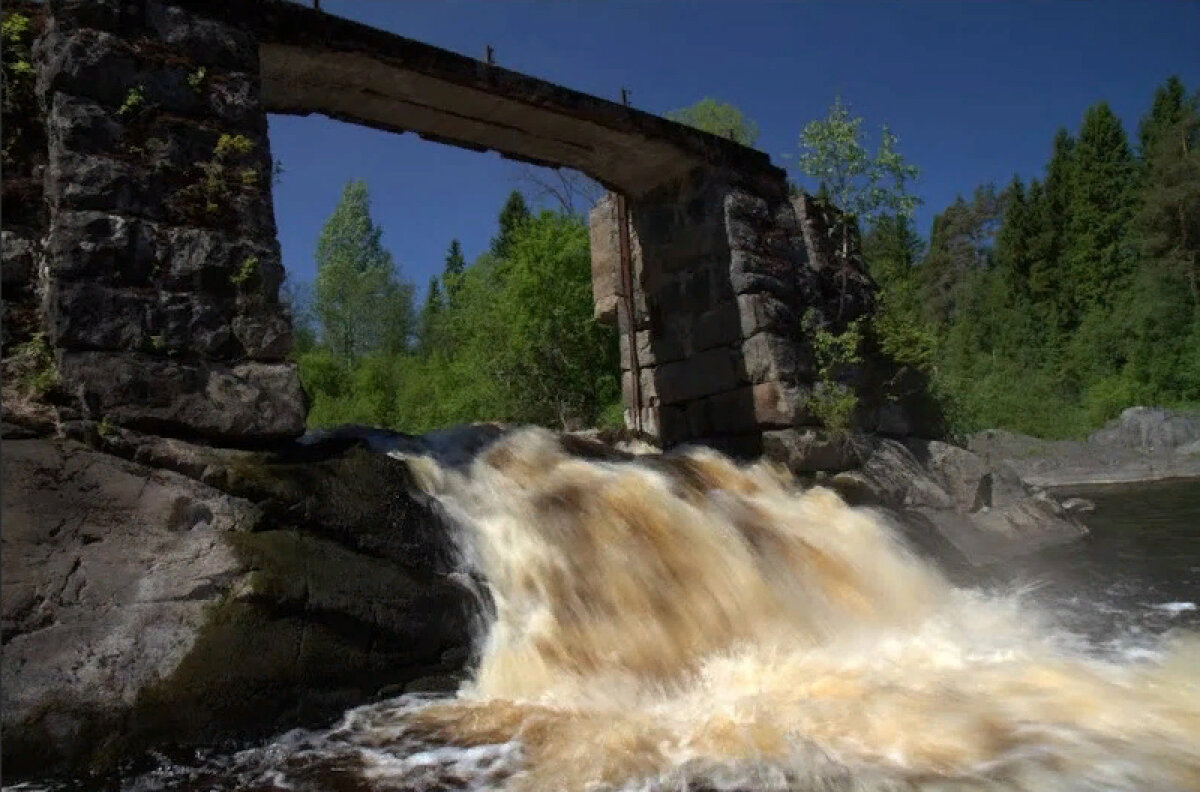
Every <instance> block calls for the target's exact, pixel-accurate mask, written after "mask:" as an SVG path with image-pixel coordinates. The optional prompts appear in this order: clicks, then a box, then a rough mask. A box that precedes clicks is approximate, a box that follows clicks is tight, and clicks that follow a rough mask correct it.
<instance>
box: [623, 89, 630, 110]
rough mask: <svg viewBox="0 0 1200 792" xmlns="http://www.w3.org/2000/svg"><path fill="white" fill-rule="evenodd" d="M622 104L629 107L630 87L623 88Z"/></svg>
mask: <svg viewBox="0 0 1200 792" xmlns="http://www.w3.org/2000/svg"><path fill="white" fill-rule="evenodd" d="M621 104H623V105H625V106H626V107H629V89H628V88H622V89H621Z"/></svg>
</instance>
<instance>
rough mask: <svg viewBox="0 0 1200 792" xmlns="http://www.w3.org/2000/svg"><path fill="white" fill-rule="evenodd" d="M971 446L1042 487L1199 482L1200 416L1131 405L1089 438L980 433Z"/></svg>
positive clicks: (972, 448) (994, 462) (992, 461)
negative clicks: (1053, 437) (1187, 480)
mask: <svg viewBox="0 0 1200 792" xmlns="http://www.w3.org/2000/svg"><path fill="white" fill-rule="evenodd" d="M967 448H968V449H970V450H971V451H972V452H974V453H976V454H978V455H979V456H980V457H982V458H983V459H984V460H986V461H987V462H988V463H989V464H1003V465H1007V466H1009V467H1011V468H1012V469H1013V470H1014V471H1016V472H1017V474H1018V475H1020V477H1021V478H1022V479H1024V480H1025V481H1026V482H1027V483H1028V484H1030V485H1032V486H1036V487H1043V488H1066V487H1073V486H1080V485H1097V484H1132V483H1137V482H1142V481H1161V480H1164V479H1173V478H1197V479H1200V413H1188V412H1178V411H1173V410H1166V409H1162V408H1158V407H1130V408H1129V409H1127V410H1125V411H1124V412H1122V413H1121V415H1120V417H1118V418H1116V419H1114V420H1112V421H1110V422H1109V423H1108V424H1107V425H1106V426H1105V427H1104V428H1103V429H1100V430H1099V431H1097V432H1095V433H1093V434H1092V435H1091V436H1090V437H1088V438H1087V439H1086V440H1082V441H1071V440H1060V441H1052V440H1039V439H1038V438H1035V437H1029V436H1027V435H1020V434H1014V433H1012V432H1005V431H1001V430H995V429H993V430H989V431H986V432H980V433H979V434H977V435H975V436H973V437H971V438H970V439H969V441H968V443H967Z"/></svg>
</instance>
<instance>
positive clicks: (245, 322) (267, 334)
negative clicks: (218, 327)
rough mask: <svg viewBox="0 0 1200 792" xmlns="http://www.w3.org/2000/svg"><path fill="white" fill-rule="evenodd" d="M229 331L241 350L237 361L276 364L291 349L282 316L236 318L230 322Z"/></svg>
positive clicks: (259, 314) (269, 313)
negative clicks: (230, 330) (246, 359)
mask: <svg viewBox="0 0 1200 792" xmlns="http://www.w3.org/2000/svg"><path fill="white" fill-rule="evenodd" d="M231 329H232V330H233V337H234V338H235V339H236V340H237V342H238V344H239V345H240V346H241V353H240V357H245V358H248V359H250V360H258V361H264V362H280V361H283V360H286V359H287V355H288V352H290V351H291V349H292V323H291V321H290V320H289V319H288V318H287V317H286V316H284V315H283V313H282V312H277V311H270V310H262V311H259V312H256V313H249V314H239V315H238V316H235V317H234V318H233V322H232V324H231Z"/></svg>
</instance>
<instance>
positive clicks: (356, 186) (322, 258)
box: [314, 179, 416, 362]
mask: <svg viewBox="0 0 1200 792" xmlns="http://www.w3.org/2000/svg"><path fill="white" fill-rule="evenodd" d="M382 235H383V229H382V228H381V227H380V226H378V225H376V224H375V222H374V221H373V220H372V219H371V212H370V195H369V193H368V191H367V185H366V182H364V181H362V180H361V179H359V180H352V181H350V182H348V183H347V184H346V186H345V188H344V189H343V191H342V197H341V200H340V201H339V202H338V205H337V207H336V208H335V209H334V211H333V214H331V215H330V216H329V219H328V220H327V221H326V222H325V227H324V228H323V229H322V230H321V235H320V237H319V238H318V240H317V255H316V259H317V279H316V284H315V303H314V310H315V313H316V316H317V319H318V321H319V322H320V327H321V339H322V341H323V343H324V344H326V345H327V346H328V347H329V349H331V350H332V351H333V353H334V354H335V355H336V356H337V357H338V358H340V359H341V360H344V361H349V362H354V361H356V360H358V359H359V358H361V357H363V356H366V355H371V354H374V353H383V354H397V353H400V352H403V351H405V350H406V349H408V347H409V344H410V339H411V337H412V334H413V331H414V330H415V329H416V327H415V325H416V316H415V311H414V309H413V304H412V300H413V287H412V284H410V283H408V282H406V281H403V280H401V279H400V276H399V272H398V270H397V267H396V264H395V262H394V261H393V259H392V254H391V253H389V252H388V251H387V250H386V249H385V248H384V247H383V244H382V242H381V241H380V239H381V237H382Z"/></svg>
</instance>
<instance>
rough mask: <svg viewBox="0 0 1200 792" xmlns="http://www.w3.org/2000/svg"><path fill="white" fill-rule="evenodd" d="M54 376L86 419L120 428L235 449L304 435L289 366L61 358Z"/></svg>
mask: <svg viewBox="0 0 1200 792" xmlns="http://www.w3.org/2000/svg"><path fill="white" fill-rule="evenodd" d="M59 374H60V378H61V381H62V384H63V389H64V390H65V391H66V392H67V393H69V394H71V395H72V396H73V397H74V398H75V399H76V400H77V402H78V405H79V407H80V408H81V409H82V410H84V413H85V415H88V416H89V417H91V418H93V419H96V420H100V419H103V418H108V419H109V420H110V421H111V422H112V423H114V424H117V425H119V426H127V427H129V428H132V429H138V430H140V431H146V432H150V433H155V434H165V435H173V436H187V437H197V438H202V439H205V440H210V441H214V442H222V441H232V442H236V443H239V444H245V443H252V442H256V441H264V442H265V441H272V440H283V439H288V438H293V437H298V436H299V435H301V434H303V433H304V419H305V413H306V407H307V405H306V400H305V396H304V391H303V389H302V388H301V386H300V377H299V375H298V374H297V372H296V367H295V365H293V364H291V363H243V364H238V365H227V364H223V363H216V362H209V361H199V360H175V359H170V358H165V357H157V356H153V355H143V354H137V353H128V352H122V353H113V352H97V351H87V352H65V353H63V354H62V356H61V359H60V362H59Z"/></svg>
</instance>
